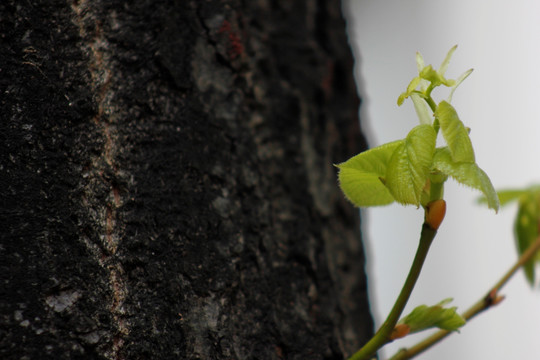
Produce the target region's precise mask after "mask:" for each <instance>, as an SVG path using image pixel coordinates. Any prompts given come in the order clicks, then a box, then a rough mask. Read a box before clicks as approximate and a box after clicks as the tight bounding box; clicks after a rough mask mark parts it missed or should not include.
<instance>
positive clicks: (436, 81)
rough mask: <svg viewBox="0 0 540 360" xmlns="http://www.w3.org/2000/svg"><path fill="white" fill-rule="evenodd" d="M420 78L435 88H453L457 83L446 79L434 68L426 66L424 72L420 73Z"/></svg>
mask: <svg viewBox="0 0 540 360" xmlns="http://www.w3.org/2000/svg"><path fill="white" fill-rule="evenodd" d="M420 77H421V78H422V79H426V80H427V81H429V82H431V85H432V86H434V87H435V86H439V85H446V86H453V85H454V84H455V83H456V82H455V80H452V79H446V78H445V77H444V76H442V75H441V74H440V73H439V72H438V71H436V70H435V69H433V66H431V65H428V66H425V67H424V68H423V69H422V71H420Z"/></svg>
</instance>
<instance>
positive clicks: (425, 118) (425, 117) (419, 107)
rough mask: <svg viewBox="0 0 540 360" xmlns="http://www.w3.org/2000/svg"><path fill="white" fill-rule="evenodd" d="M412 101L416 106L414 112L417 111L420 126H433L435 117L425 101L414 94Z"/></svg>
mask: <svg viewBox="0 0 540 360" xmlns="http://www.w3.org/2000/svg"><path fill="white" fill-rule="evenodd" d="M411 100H412V102H413V104H414V110H416V115H417V116H418V119H419V120H420V124H427V125H431V123H432V122H433V117H432V116H431V114H432V113H431V112H430V111H429V109H428V107H427V104H426V102H425V101H424V99H422V97H421V96H420V95H418V94H417V93H412V94H411Z"/></svg>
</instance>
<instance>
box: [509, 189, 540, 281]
mask: <svg viewBox="0 0 540 360" xmlns="http://www.w3.org/2000/svg"><path fill="white" fill-rule="evenodd" d="M539 226H540V192H534V191H529V192H528V193H527V194H525V195H521V196H520V198H519V207H518V213H517V216H516V220H515V222H514V229H515V232H516V240H517V241H516V242H517V248H518V253H519V254H520V255H521V254H523V253H524V252H525V250H527V249H528V248H529V246H530V245H531V244H532V243H534V242H535V241H536V239H537V238H538V236H540V233H539V229H538V227H539ZM539 260H540V255H539V254H537V255H536V257H535V258H533V259H531V260H530V261H528V262H527V263H526V264H525V265H523V270H524V271H525V276H526V278H527V280H528V282H529V284H530V285H531V286H534V281H535V276H534V267H535V263H536V262H537V261H539Z"/></svg>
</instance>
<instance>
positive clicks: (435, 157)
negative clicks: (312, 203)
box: [336, 47, 499, 211]
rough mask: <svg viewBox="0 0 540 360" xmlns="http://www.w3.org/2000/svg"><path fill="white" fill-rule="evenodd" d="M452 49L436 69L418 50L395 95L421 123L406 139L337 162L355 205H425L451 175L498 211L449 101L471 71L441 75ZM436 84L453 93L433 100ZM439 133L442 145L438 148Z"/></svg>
mask: <svg viewBox="0 0 540 360" xmlns="http://www.w3.org/2000/svg"><path fill="white" fill-rule="evenodd" d="M455 48H456V47H453V48H452V49H451V50H450V51H449V52H448V54H447V56H446V58H445V60H444V61H443V63H442V64H441V66H440V68H439V69H438V70H434V69H433V67H432V66H431V65H428V66H425V65H424V61H423V58H422V56H421V55H420V54H417V57H416V60H417V66H418V76H417V77H415V78H414V79H413V80H412V81H411V83H410V84H409V86H408V87H407V90H406V91H405V92H404V93H402V94H401V95H400V96H399V98H398V104H399V105H401V104H402V103H403V101H404V100H405V99H406V98H409V97H410V98H411V99H412V101H413V103H414V106H415V109H416V113H417V115H418V118H419V121H420V125H417V126H416V127H414V128H413V129H412V130H411V131H410V132H409V133H408V135H407V136H406V137H405V139H402V140H397V141H393V142H390V143H387V144H384V145H381V146H378V147H376V148H373V149H370V150H368V151H365V152H363V153H361V154H358V155H356V156H354V157H352V158H351V159H349V160H348V161H346V162H344V163H341V164H338V165H336V166H337V167H338V168H339V183H340V186H341V189H342V191H343V192H344V194H345V196H346V197H347V199H349V200H350V201H351V202H352V203H353V204H354V205H356V206H359V207H367V206H380V205H388V204H391V203H393V202H394V201H396V202H398V203H400V204H403V205H416V206H420V205H422V206H426V205H427V204H428V203H429V202H431V201H434V200H438V199H442V196H443V184H444V182H445V181H446V180H447V178H448V177H451V178H453V179H454V180H456V181H458V182H459V183H461V184H464V185H467V186H469V187H472V188H474V189H477V190H479V191H481V192H482V193H483V194H484V196H485V197H486V199H487V205H488V207H490V208H492V209H494V210H495V211H497V210H498V208H499V200H498V198H497V194H496V192H495V190H494V188H493V185H492V184H491V181H490V180H489V178H488V176H487V175H486V173H485V172H484V171H483V170H482V169H481V168H480V167H479V166H478V165H477V164H476V160H475V155H474V150H473V146H472V143H471V139H470V138H469V130H468V129H467V128H466V127H465V125H464V124H463V122H462V121H461V120H460V119H459V117H458V115H457V112H456V110H455V109H454V107H453V106H452V105H451V104H450V100H451V97H452V94H453V92H454V90H455V89H456V87H457V86H458V85H459V84H460V83H461V82H462V81H463V80H464V79H465V78H466V77H467V76H468V75H469V74H470V73H471V71H472V70H469V71H467V72H465V73H464V74H463V75H462V76H461V77H459V78H458V79H457V80H451V79H446V78H445V76H444V73H445V71H446V69H447V67H448V64H449V62H450V57H451V55H452V53H453V52H454V50H455ZM440 85H444V86H447V87H451V88H452V91H451V94H450V97H449V98H448V100H442V101H440V102H439V103H438V104H436V103H435V102H434V101H433V99H432V98H431V92H432V90H433V89H434V88H435V87H437V86H440ZM430 110H431V111H430ZM439 132H441V133H442V137H443V138H444V140H445V142H446V146H443V147H438V148H437V147H436V140H437V136H438V133H439Z"/></svg>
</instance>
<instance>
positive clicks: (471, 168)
mask: <svg viewBox="0 0 540 360" xmlns="http://www.w3.org/2000/svg"><path fill="white" fill-rule="evenodd" d="M433 168H435V169H436V170H438V171H440V172H442V173H443V174H446V175H448V176H450V177H452V178H453V179H454V180H456V181H457V182H459V183H461V184H463V185H467V186H470V187H472V188H473V189H476V190H480V191H481V192H482V193H483V194H484V196H485V197H486V200H487V204H488V207H489V208H491V209H493V210H495V212H497V211H498V210H499V198H498V196H497V193H496V192H495V189H494V188H493V185H492V184H491V181H490V180H489V177H488V176H487V175H486V173H485V172H484V171H483V170H482V169H480V168H479V167H478V165H476V163H470V162H456V161H454V160H453V159H452V156H451V153H450V149H449V147H443V148H438V149H437V150H436V151H435V155H434V156H433Z"/></svg>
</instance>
